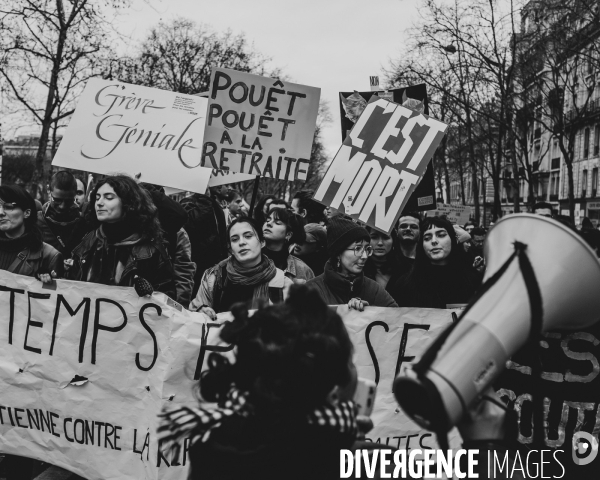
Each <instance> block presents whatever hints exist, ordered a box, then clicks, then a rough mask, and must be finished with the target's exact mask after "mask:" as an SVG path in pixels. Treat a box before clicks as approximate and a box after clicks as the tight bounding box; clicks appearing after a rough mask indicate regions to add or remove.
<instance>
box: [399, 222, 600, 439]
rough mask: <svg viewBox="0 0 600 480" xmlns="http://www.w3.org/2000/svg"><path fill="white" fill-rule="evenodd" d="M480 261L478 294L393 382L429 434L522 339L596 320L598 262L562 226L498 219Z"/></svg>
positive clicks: (474, 395) (475, 396) (455, 414)
mask: <svg viewBox="0 0 600 480" xmlns="http://www.w3.org/2000/svg"><path fill="white" fill-rule="evenodd" d="M484 255H485V258H486V264H487V271H486V276H485V278H484V284H483V286H482V288H481V289H480V291H479V292H478V293H477V295H476V296H475V298H474V299H473V300H472V301H471V303H470V304H469V306H468V307H467V308H466V309H465V311H464V312H463V314H462V315H461V317H460V318H459V320H458V321H457V322H455V323H454V324H452V325H451V326H450V327H449V328H448V329H447V330H445V331H444V332H443V333H442V334H441V335H440V336H439V337H438V338H437V339H436V340H435V341H434V342H433V343H432V344H431V345H430V347H429V348H428V349H427V351H426V352H425V353H424V354H423V356H422V357H421V360H420V361H419V362H418V363H416V364H415V365H413V366H412V367H409V368H408V369H407V370H406V372H404V373H401V374H400V375H399V376H398V377H397V378H396V380H395V382H394V394H395V395H396V399H397V400H398V403H399V404H400V406H401V407H402V409H403V410H404V411H405V412H406V413H407V414H408V415H409V416H410V417H411V418H412V419H413V420H414V421H415V422H417V423H418V424H419V425H421V426H422V427H424V428H427V429H429V430H434V431H436V432H442V431H444V432H447V431H448V430H450V428H452V427H453V426H454V425H456V423H458V422H459V421H460V419H461V418H462V416H463V415H464V413H465V412H466V411H467V410H468V408H469V407H470V406H472V405H473V404H474V403H476V402H477V401H478V400H479V397H480V396H481V394H482V393H483V392H484V391H485V390H486V389H487V388H488V387H489V386H490V385H491V384H492V382H493V381H494V380H495V379H496V378H497V377H498V375H499V374H500V373H501V372H502V371H503V370H504V368H505V365H506V361H507V360H508V359H509V358H510V357H511V356H512V355H514V354H515V353H516V352H517V351H518V350H519V349H520V348H522V347H523V345H525V344H526V343H527V341H528V339H530V338H534V337H536V336H537V335H539V334H540V333H541V332H542V331H548V330H552V329H557V328H560V329H569V330H574V329H581V328H585V327H588V326H590V325H592V324H594V323H595V322H596V321H597V319H598V316H599V315H598V312H599V311H600V295H598V291H599V290H600V263H599V262H598V259H597V257H596V254H595V253H594V251H593V250H592V249H591V248H590V247H589V246H588V245H587V244H586V243H585V242H584V241H583V239H581V238H580V237H579V235H577V233H576V232H573V231H572V230H570V229H569V228H567V227H565V226H564V225H562V224H561V223H559V222H557V221H555V220H552V219H550V218H547V217H543V216H540V215H532V214H526V213H524V214H516V215H511V216H508V217H504V218H503V219H502V220H500V221H499V222H498V223H497V224H496V225H495V226H494V227H493V228H492V229H491V230H490V232H489V234H488V238H487V239H486V243H485V247H484ZM565 279H569V280H570V281H569V282H565Z"/></svg>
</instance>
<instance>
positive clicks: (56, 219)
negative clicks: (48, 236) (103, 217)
mask: <svg viewBox="0 0 600 480" xmlns="http://www.w3.org/2000/svg"><path fill="white" fill-rule="evenodd" d="M42 210H43V212H44V218H45V219H46V221H47V222H49V223H51V224H53V225H56V226H58V227H69V226H71V225H75V223H77V222H79V221H80V219H81V213H80V211H79V207H78V206H77V205H73V206H72V207H71V208H69V209H68V210H67V211H66V212H59V211H58V210H56V209H55V208H54V207H53V206H52V204H51V203H50V202H48V203H47V204H46V205H44V207H43V208H42Z"/></svg>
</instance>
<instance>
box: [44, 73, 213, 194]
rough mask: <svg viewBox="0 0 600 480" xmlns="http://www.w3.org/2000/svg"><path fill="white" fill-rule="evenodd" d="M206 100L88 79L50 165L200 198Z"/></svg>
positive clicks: (206, 172) (205, 176)
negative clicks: (128, 179)
mask: <svg viewBox="0 0 600 480" xmlns="http://www.w3.org/2000/svg"><path fill="white" fill-rule="evenodd" d="M206 105H207V100H206V98H202V97H196V96H193V95H184V94H180V93H173V92H167V91H165V90H159V89H157V88H149V87H141V86H139V85H130V84H127V83H121V82H115V81H109V80H101V79H97V78H94V79H91V80H89V81H88V83H87V85H86V87H85V90H84V91H83V93H82V94H81V97H80V98H79V102H78V104H77V109H76V110H75V113H74V114H73V118H72V119H71V122H70V124H69V127H68V128H67V130H66V132H65V135H64V137H63V139H62V141H61V142H60V146H59V148H58V151H57V152H56V156H55V157H54V160H53V161H52V164H53V165H56V166H59V167H67V168H73V169H76V170H83V171H86V172H95V173H100V174H111V173H127V174H130V175H132V176H134V175H136V174H138V173H141V174H142V175H141V178H140V179H141V181H143V182H148V183H155V184H157V185H163V186H167V187H172V188H178V189H181V190H186V191H190V192H198V193H204V192H205V191H206V187H207V185H208V181H209V179H210V174H211V170H210V169H208V168H202V167H201V166H200V163H201V161H200V154H201V152H202V142H203V138H204V124H205V121H206V118H205V116H206Z"/></svg>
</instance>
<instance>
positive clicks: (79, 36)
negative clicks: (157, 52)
mask: <svg viewBox="0 0 600 480" xmlns="http://www.w3.org/2000/svg"><path fill="white" fill-rule="evenodd" d="M125 4H126V0H109V1H107V2H103V3H102V4H100V3H99V2H91V1H89V0H46V1H36V0H10V1H4V2H3V3H2V6H0V18H1V21H2V25H1V26H2V31H3V33H2V36H0V50H1V51H2V57H1V62H0V78H2V80H3V83H4V84H5V85H6V87H5V92H6V94H7V96H8V98H9V100H10V101H13V102H16V103H19V104H20V105H22V106H23V107H24V110H25V111H26V112H27V113H28V114H29V115H30V117H31V118H33V120H34V121H35V122H36V123H37V124H38V125H39V126H40V127H41V131H40V139H39V145H38V151H37V155H36V176H37V180H38V181H40V182H41V183H42V185H43V184H44V183H45V176H46V173H47V172H45V169H44V158H45V156H46V150H47V148H48V143H49V139H50V131H51V128H52V126H53V125H55V126H59V125H60V122H61V121H62V120H63V119H65V118H67V117H68V116H69V115H71V113H73V110H74V100H75V99H76V98H77V96H78V95H79V93H80V92H81V89H82V88H83V86H84V84H85V82H86V81H87V80H88V79H89V78H91V77H93V76H97V75H101V74H102V72H103V68H104V60H105V58H106V56H108V54H109V53H110V51H109V47H108V46H109V44H110V42H109V34H108V33H107V32H108V31H109V24H108V22H107V20H106V18H105V11H107V10H110V8H111V7H120V6H123V5H125ZM34 181H35V179H34Z"/></svg>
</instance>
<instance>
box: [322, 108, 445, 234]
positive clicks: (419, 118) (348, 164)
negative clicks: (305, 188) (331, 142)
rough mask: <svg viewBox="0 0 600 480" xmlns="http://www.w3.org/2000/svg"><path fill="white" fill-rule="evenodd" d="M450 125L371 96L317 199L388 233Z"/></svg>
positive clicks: (337, 156)
mask: <svg viewBox="0 0 600 480" xmlns="http://www.w3.org/2000/svg"><path fill="white" fill-rule="evenodd" d="M447 128H448V125H446V124H444V123H442V122H439V121H438V120H435V119H433V118H431V117H429V116H427V115H424V114H422V113H420V112H419V111H416V110H413V109H411V108H407V107H403V106H401V105H398V104H396V103H392V102H388V101H387V100H384V99H382V98H378V97H375V96H374V97H372V99H371V101H370V102H369V104H368V105H367V107H366V108H365V110H364V112H363V113H362V115H361V116H360V117H359V119H358V121H357V122H356V125H355V126H354V128H353V129H352V131H351V132H350V134H349V135H348V136H347V137H346V140H344V143H343V144H342V146H341V147H340V149H339V150H338V153H337V154H336V156H335V158H334V159H333V162H332V163H331V166H330V167H329V169H328V170H327V173H326V174H325V177H324V178H323V181H322V182H321V184H320V185H319V188H318V189H317V192H316V193H315V196H314V199H315V200H317V201H319V202H321V203H323V204H325V205H327V206H329V207H332V208H335V209H336V210H341V211H343V212H345V213H346V214H348V215H350V216H352V217H353V218H355V219H358V220H360V221H362V222H365V223H366V224H367V225H369V226H372V227H375V228H376V229H377V230H381V231H383V232H386V233H389V232H390V231H391V230H392V228H393V226H394V224H395V223H396V221H397V220H398V217H399V216H400V214H401V213H402V209H403V208H404V206H405V205H406V202H407V201H408V198H409V197H410V195H411V194H412V192H413V191H414V190H415V188H416V186H417V184H418V183H419V181H420V179H421V178H422V177H423V174H424V173H425V169H426V168H427V164H428V163H429V160H431V157H432V156H433V153H434V152H435V149H436V148H437V146H438V145H439V143H440V141H441V140H442V138H443V136H444V134H445V132H446V130H447Z"/></svg>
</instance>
